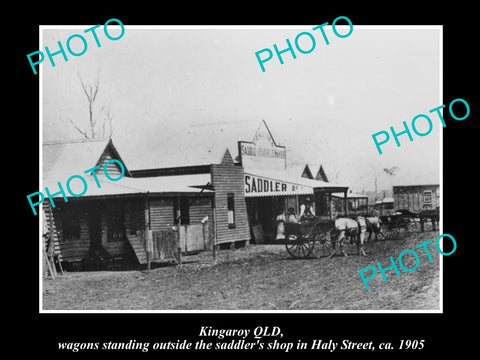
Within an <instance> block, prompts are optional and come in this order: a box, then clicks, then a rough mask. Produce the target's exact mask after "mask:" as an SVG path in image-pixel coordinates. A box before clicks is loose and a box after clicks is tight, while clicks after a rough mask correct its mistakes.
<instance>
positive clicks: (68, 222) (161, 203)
mask: <svg viewBox="0 0 480 360" xmlns="http://www.w3.org/2000/svg"><path fill="white" fill-rule="evenodd" d="M238 129H239V128H238V127H237V128H236V129H233V130H230V131H227V126H225V124H223V123H222V124H220V125H219V126H210V127H208V126H205V127H203V126H201V125H198V126H190V127H189V128H188V129H185V131H184V132H181V131H178V130H177V133H175V132H174V133H172V134H164V136H163V138H162V140H161V141H160V142H159V143H158V144H156V145H157V146H156V147H155V150H154V151H152V152H151V153H137V154H133V155H135V156H136V158H135V156H133V155H132V154H122V157H123V156H127V157H129V158H130V160H129V161H127V163H128V164H130V161H131V163H133V164H134V166H133V167H132V168H130V167H128V166H127V163H126V162H125V161H124V160H123V159H122V157H121V156H120V154H119V153H118V151H117V149H116V148H115V146H114V144H113V142H112V140H92V141H87V140H81V141H67V142H50V143H44V144H43V186H42V188H43V189H44V188H45V187H48V188H49V190H50V193H52V194H54V193H55V192H56V194H55V195H53V198H52V201H48V200H47V199H45V201H44V203H43V210H44V211H43V216H45V219H46V220H47V221H46V223H47V225H48V226H47V228H48V229H49V230H48V231H49V233H50V234H49V236H48V239H50V241H51V243H52V244H53V247H52V246H50V248H53V249H54V251H55V253H56V254H57V257H58V259H59V260H60V261H62V263H64V264H66V266H65V267H66V268H69V267H70V268H78V269H85V268H88V267H89V266H88V265H89V264H91V263H93V264H95V263H97V264H98V263H99V262H100V263H101V264H103V263H106V262H107V260H108V261H111V262H115V261H117V260H118V261H122V260H124V261H130V262H132V263H135V264H145V263H146V262H147V256H149V257H150V260H153V261H164V260H175V259H177V261H178V260H179V259H180V258H181V254H182V253H183V254H185V253H191V252H197V251H202V250H206V249H212V246H220V245H225V246H226V245H228V246H231V245H233V244H235V243H239V242H241V243H246V242H248V241H249V240H251V239H253V240H259V239H263V238H268V237H269V238H272V237H273V233H274V231H275V225H274V221H275V218H276V216H277V215H278V213H279V211H285V210H286V209H287V208H288V207H293V208H294V209H295V210H296V212H297V214H298V213H299V212H300V207H301V205H302V204H303V203H304V201H305V199H306V197H310V198H311V199H312V201H313V205H314V208H315V211H316V214H317V215H320V216H324V217H328V218H332V217H333V215H334V213H333V212H332V206H331V203H332V201H333V200H332V199H333V194H334V193H335V194H337V196H338V193H340V194H343V195H344V199H343V201H344V209H345V212H347V211H348V206H347V202H346V201H347V190H348V187H347V186H342V185H336V184H332V183H329V182H327V181H326V180H327V177H326V174H325V171H324V170H323V168H322V167H321V166H320V167H319V168H318V169H317V168H315V169H314V170H315V171H313V172H312V170H311V169H310V167H309V166H308V164H302V165H296V166H293V165H289V164H288V163H287V160H286V149H285V147H284V146H279V145H277V144H276V143H275V140H274V138H273V136H272V134H271V133H270V130H269V128H268V126H267V124H266V123H265V121H262V122H261V124H260V126H259V127H258V128H257V131H256V132H255V133H254V136H253V138H248V137H247V136H248V135H244V134H243V133H241V132H239V131H238ZM250 130H251V129H250ZM250 130H249V133H250ZM179 132H181V133H182V136H178V133H179ZM250 134H251V133H250ZM246 139H247V140H246ZM237 151H238V153H237ZM111 159H117V160H119V161H120V162H121V163H122V164H123V167H124V169H125V174H124V176H123V177H122V178H121V179H120V180H119V181H111V180H109V179H108V178H107V177H106V176H105V175H104V171H103V165H104V164H106V163H107V162H108V161H109V160H111ZM95 166H99V168H98V169H97V170H96V172H95V174H96V175H97V178H95V177H94V176H93V174H90V173H89V174H85V171H86V170H88V169H92V168H93V167H95ZM134 169H135V170H134ZM121 171H122V169H121V167H120V166H119V164H117V163H115V162H111V163H109V167H108V173H109V174H110V176H114V177H115V176H120V175H121ZM77 174H78V175H82V176H83V177H84V178H85V180H86V182H87V185H88V191H87V192H86V193H85V194H84V195H82V196H80V197H75V196H70V193H66V197H67V198H66V199H65V198H64V196H63V194H62V193H60V192H59V190H58V189H59V187H58V182H61V183H62V184H65V182H66V181H67V179H69V178H70V176H72V175H77ZM97 179H98V180H97ZM97 181H98V184H99V185H101V186H100V188H99V187H98V186H97V185H98V184H97ZM77 185H78V183H77ZM76 191H77V193H79V192H81V189H80V190H76ZM259 234H260V235H259ZM257 242H258V241H257Z"/></svg>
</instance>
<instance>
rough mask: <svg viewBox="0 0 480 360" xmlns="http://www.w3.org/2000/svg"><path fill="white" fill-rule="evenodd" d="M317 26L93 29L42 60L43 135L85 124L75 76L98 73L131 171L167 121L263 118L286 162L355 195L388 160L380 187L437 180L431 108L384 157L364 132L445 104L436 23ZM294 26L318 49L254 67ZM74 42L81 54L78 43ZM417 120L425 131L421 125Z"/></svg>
mask: <svg viewBox="0 0 480 360" xmlns="http://www.w3.org/2000/svg"><path fill="white" fill-rule="evenodd" d="M314 26H315V24H314V25H301V26H300V25H298V26H294V27H293V26H275V27H265V26H264V27H251V26H249V27H240V26H235V27H225V26H224V27H209V28H206V27H190V28H181V27H178V26H177V27H173V26H170V27H156V28H147V27H145V26H143V27H142V26H134V27H133V26H128V24H126V27H125V33H124V35H123V37H121V38H120V39H119V40H117V41H112V40H109V39H107V38H106V37H105V35H104V34H103V31H102V30H101V29H102V27H101V28H99V29H98V30H97V33H98V38H99V41H100V43H101V47H97V46H96V44H95V42H94V40H93V39H92V38H89V37H88V36H86V39H87V42H88V48H87V51H86V52H85V53H84V54H83V55H81V56H78V57H73V56H69V60H68V62H65V61H64V60H63V59H62V57H61V56H60V55H59V56H56V57H55V59H56V66H55V67H52V66H51V65H50V64H49V62H48V60H47V59H46V60H45V62H44V63H43V64H42V65H41V70H40V76H41V99H40V102H41V105H42V107H41V115H42V118H41V125H42V128H43V131H42V137H43V141H52V140H66V139H75V138H81V137H82V136H81V135H80V134H79V133H78V132H77V131H76V130H75V128H74V127H73V126H72V124H71V122H70V121H73V122H75V123H76V124H77V125H78V126H81V127H86V126H87V119H88V104H87V100H86V97H85V95H84V94H83V90H82V87H81V84H80V80H79V77H78V75H80V76H81V78H82V79H83V81H84V82H85V83H93V82H94V81H95V78H96V76H97V74H99V93H98V98H97V101H96V102H97V104H98V108H100V107H101V106H103V105H106V106H108V107H109V108H110V111H111V113H112V114H113V116H114V117H113V136H112V139H113V141H114V144H115V146H116V147H117V149H118V150H119V152H120V154H121V156H122V158H123V159H124V160H125V162H126V164H127V166H128V167H129V168H131V169H137V168H138V166H140V162H139V161H140V158H141V159H142V161H143V162H142V163H141V165H142V166H145V162H146V161H147V162H148V160H149V158H152V159H153V158H157V159H158V157H159V156H168V153H167V154H165V153H164V152H162V154H161V155H160V154H158V152H155V151H154V149H155V148H156V144H158V148H159V149H160V148H161V139H162V136H163V135H164V134H166V133H168V132H171V131H173V130H174V129H181V128H183V127H188V126H189V125H190V124H193V125H194V124H198V123H202V124H203V123H215V124H219V123H237V124H240V125H239V126H245V127H249V128H251V136H252V137H253V135H254V132H255V130H256V129H257V127H258V125H259V124H260V122H261V121H262V120H265V121H266V122H267V124H268V126H269V128H270V130H271V132H272V135H273V137H274V138H275V140H276V142H277V143H278V144H281V145H284V146H286V147H287V157H288V156H290V160H292V159H293V158H295V157H301V158H303V159H304V160H305V162H307V163H313V164H322V165H323V167H324V169H325V171H326V173H327V176H328V177H329V178H330V180H336V181H337V182H338V183H341V184H348V185H349V186H350V187H351V189H352V190H353V191H355V192H361V191H364V190H365V191H366V190H372V189H373V173H374V172H375V171H381V169H383V168H391V167H393V166H397V167H398V169H399V170H398V172H397V174H396V175H395V176H393V177H389V176H387V175H386V174H383V175H381V176H380V178H379V188H380V189H382V188H391V185H392V184H407V183H409V184H415V183H439V181H440V178H439V169H440V135H441V131H442V129H441V124H440V122H439V120H438V119H437V118H436V117H434V116H431V118H432V124H433V130H432V132H431V133H430V134H429V135H427V136H424V137H418V136H416V135H413V138H414V141H413V142H410V141H409V140H408V138H407V136H406V135H403V136H400V138H399V139H400V141H401V144H402V146H401V147H397V146H396V145H395V143H394V142H393V139H391V141H390V142H389V143H387V144H385V145H384V146H383V147H382V150H383V154H382V155H379V154H378V152H377V150H376V147H375V145H374V142H373V140H372V134H374V133H376V132H379V131H381V130H388V129H389V128H390V127H391V126H393V127H394V129H398V130H397V131H399V132H400V131H401V130H402V127H403V124H402V122H403V121H406V122H407V124H409V125H410V124H411V121H412V118H413V117H414V116H416V115H418V114H429V112H428V111H429V110H430V109H433V108H435V107H437V106H439V105H441V104H443V102H442V99H441V91H442V89H441V86H442V83H441V78H440V73H441V59H442V55H441V53H440V51H441V47H440V40H441V29H439V28H438V27H437V28H433V27H417V28H412V27H400V26H395V27H388V26H382V27H380V26H370V27H365V26H355V25H354V30H353V32H352V34H351V35H350V36H348V37H346V38H339V37H336V36H335V35H334V34H333V32H332V29H331V27H326V28H325V32H326V35H327V37H328V39H329V42H330V44H329V45H328V46H327V45H326V44H325V43H324V42H323V40H322V38H321V35H319V33H318V30H317V32H314V31H312V28H313V27H314ZM89 27H91V25H85V26H75V27H72V26H70V27H68V28H65V27H64V28H61V29H60V28H58V27H54V28H53V27H44V28H43V30H42V31H41V34H42V41H43V45H42V46H43V47H45V46H48V47H49V48H51V49H52V50H51V51H55V50H56V49H58V45H57V41H61V42H62V43H63V44H65V42H66V41H67V39H68V38H69V36H71V35H73V34H79V33H80V34H81V33H83V31H84V30H85V29H87V28H89ZM109 29H110V27H109ZM338 29H339V30H338V31H339V32H340V33H346V32H347V30H348V28H342V27H338ZM115 31H117V29H113V27H112V30H111V33H112V36H116V34H119V32H117V33H115ZM302 31H307V32H310V33H311V34H312V35H314V36H315V38H316V47H315V49H314V50H313V51H312V52H311V53H308V54H301V53H299V52H298V51H296V55H297V58H296V59H293V58H292V57H291V55H289V54H287V53H286V54H285V55H284V64H283V65H282V64H280V63H279V62H278V60H277V59H276V57H275V55H274V58H273V59H272V60H271V61H269V62H266V63H265V68H266V71H265V72H262V71H261V68H260V66H259V64H258V62H257V59H256V57H255V52H257V51H259V50H261V49H264V48H270V49H272V50H273V44H277V45H278V47H279V48H280V49H282V48H284V47H286V41H285V39H287V38H288V39H290V41H291V42H292V44H293V43H294V39H295V37H296V36H297V34H298V33H300V32H302ZM77 40H78V39H77ZM71 45H72V48H73V49H76V51H80V45H81V44H80V43H79V42H76V41H72V43H71ZM303 45H304V47H305V48H306V47H307V46H308V45H307V43H306V42H305V43H304V44H303ZM75 46H77V47H75ZM67 55H69V54H68V53H67ZM97 110H98V109H97ZM214 126H215V125H214ZM418 128H419V130H422V131H423V130H425V129H426V127H425V125H424V124H423V125H421V124H420V122H419V126H418ZM238 140H245V141H249V140H251V139H238ZM205 141H208V139H205ZM162 150H164V149H162ZM170 150H171V151H179V149H170ZM138 154H140V155H141V156H140V157H139V156H138Z"/></svg>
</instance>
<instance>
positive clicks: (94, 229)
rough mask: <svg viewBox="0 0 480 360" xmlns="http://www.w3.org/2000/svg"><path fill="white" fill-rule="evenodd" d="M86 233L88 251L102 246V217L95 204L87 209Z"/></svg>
mask: <svg viewBox="0 0 480 360" xmlns="http://www.w3.org/2000/svg"><path fill="white" fill-rule="evenodd" d="M88 233H89V237H90V251H92V250H98V249H100V248H101V247H102V218H101V215H100V210H99V208H98V207H97V206H90V208H89V209H88Z"/></svg>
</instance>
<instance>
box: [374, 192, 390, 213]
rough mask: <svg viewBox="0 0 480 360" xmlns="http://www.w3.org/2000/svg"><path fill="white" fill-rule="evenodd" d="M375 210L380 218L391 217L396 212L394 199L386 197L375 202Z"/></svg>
mask: <svg viewBox="0 0 480 360" xmlns="http://www.w3.org/2000/svg"><path fill="white" fill-rule="evenodd" d="M373 208H374V210H376V212H377V214H378V215H380V216H383V215H391V214H393V212H394V209H395V206H394V200H393V198H392V197H385V198H383V199H382V200H377V201H375V205H374V207H373Z"/></svg>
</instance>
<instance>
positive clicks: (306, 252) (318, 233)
mask: <svg viewBox="0 0 480 360" xmlns="http://www.w3.org/2000/svg"><path fill="white" fill-rule="evenodd" d="M336 236H337V235H336V231H335V221H333V220H325V219H322V218H320V217H313V218H310V219H305V220H303V221H302V222H300V223H289V222H286V223H284V234H283V237H282V238H278V237H277V239H276V240H273V241H271V242H270V244H276V245H285V248H286V249H287V252H288V253H289V254H290V256H292V257H293V258H308V257H314V258H322V257H326V256H329V255H330V254H331V252H332V244H333V243H335V238H336Z"/></svg>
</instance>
